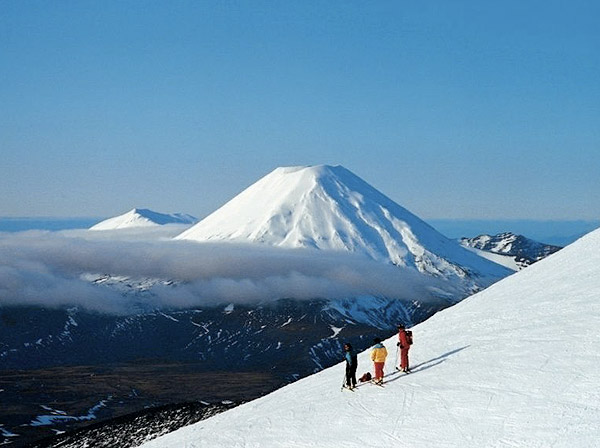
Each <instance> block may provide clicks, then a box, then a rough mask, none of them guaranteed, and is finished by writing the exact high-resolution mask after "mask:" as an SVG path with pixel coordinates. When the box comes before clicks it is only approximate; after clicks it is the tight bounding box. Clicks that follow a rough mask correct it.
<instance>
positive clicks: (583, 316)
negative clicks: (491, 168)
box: [143, 229, 600, 448]
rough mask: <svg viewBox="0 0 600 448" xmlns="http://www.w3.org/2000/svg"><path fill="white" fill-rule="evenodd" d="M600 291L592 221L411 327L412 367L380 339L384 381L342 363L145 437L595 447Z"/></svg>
mask: <svg viewBox="0 0 600 448" xmlns="http://www.w3.org/2000/svg"><path fill="white" fill-rule="evenodd" d="M599 297H600V229H599V230H596V231H594V232H592V233H590V234H588V235H586V236H585V237H583V238H581V239H580V240H578V241H577V242H575V243H573V244H572V245H570V246H568V247H567V248H565V249H563V250H561V251H560V252H557V253H556V254H554V255H552V256H550V257H548V258H546V259H544V260H542V261H540V262H538V263H536V264H534V265H532V266H530V267H529V268H527V269H525V270H523V271H520V272H518V273H516V274H514V275H512V276H510V277H508V278H506V279H504V280H502V281H500V282H498V283H496V284H495V285H493V286H491V287H489V288H488V289H486V290H484V291H482V292H480V293H478V294H476V295H474V296H472V297H470V298H468V299H466V300H464V301H462V302H461V303H459V304H458V305H455V306H454V307H452V308H448V309H446V310H444V311H442V312H440V313H438V314H436V315H435V316H433V317H432V318H430V319H429V320H427V321H425V322H423V323H422V324H420V325H418V326H416V327H415V328H414V329H413V332H414V337H415V345H413V348H412V350H411V363H412V369H413V373H411V374H410V375H404V374H398V373H396V372H395V371H394V358H395V354H394V352H395V338H392V339H390V340H387V341H386V342H385V344H386V346H387V347H388V350H389V351H390V352H391V356H389V357H388V362H387V364H386V372H387V376H386V385H385V387H384V388H380V387H378V386H374V385H371V384H365V385H362V386H359V388H358V389H357V391H356V392H347V391H344V392H340V384H341V381H342V377H343V372H344V366H343V364H339V365H336V366H334V367H332V368H330V369H327V370H324V371H322V372H320V373H318V374H315V375H312V376H310V377H307V378H305V379H303V380H300V381H298V382H296V383H293V384H291V385H289V386H287V387H284V388H282V389H279V390H277V391H276V392H274V393H272V394H270V395H267V396H265V397H262V398H260V399H258V400H255V401H252V402H249V403H247V404H244V405H242V406H239V407H237V408H235V409H232V410H230V411H227V412H225V413H222V414H219V415H217V416H215V417H212V418H210V419H208V420H204V421H201V422H199V423H196V424H194V425H191V426H188V427H185V428H182V429H180V430H178V431H175V432H173V433H171V434H168V435H166V436H163V437H161V438H158V439H156V440H154V441H151V442H149V443H147V444H145V445H143V446H144V447H182V446H187V447H215V446H219V447H335V448H338V447H340V446H344V447H365V446H368V447H371V446H403V447H414V448H422V447H461V448H462V447H477V448H479V447H524V448H525V447H526V448H534V447H555V448H558V447H565V448H566V447H569V448H572V447H590V448H591V447H597V446H598V441H599V440H600V369H598V359H599V354H600V332H599V331H598V323H599V322H600V300H599ZM373 336H375V335H373ZM367 370H371V365H370V362H369V361H368V353H363V354H361V355H359V368H358V371H359V373H363V372H365V371H367Z"/></svg>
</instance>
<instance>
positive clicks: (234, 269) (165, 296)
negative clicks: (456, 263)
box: [0, 232, 448, 314]
mask: <svg viewBox="0 0 600 448" xmlns="http://www.w3.org/2000/svg"><path fill="white" fill-rule="evenodd" d="M89 233H90V232H88V233H82V232H79V233H77V232H75V233H68V232H59V233H53V232H23V233H18V234H14V233H13V234H1V233H0V306H10V305H40V306H46V307H67V306H80V307H83V308H86V309H88V310H93V311H98V312H103V313H111V314H127V313H138V312H143V311H149V310H154V309H185V308H194V307H202V306H212V305H218V304H221V303H238V304H243V303H256V302H261V301H263V302H264V301H270V300H276V299H280V298H294V299H315V298H330V299H337V298H353V297H362V296H369V295H375V296H382V297H388V298H398V299H417V300H420V301H428V300H431V298H432V294H431V292H430V291H432V290H433V289H439V288H443V289H445V290H448V285H445V284H441V283H440V282H438V281H436V280H435V279H432V278H431V279H430V278H427V277H425V276H423V275H420V274H418V273H416V272H414V271H411V270H408V269H402V268H399V267H396V266H391V265H386V264H382V263H377V262H374V261H371V260H368V259H365V258H362V257H359V256H354V255H351V254H347V253H338V252H323V251H316V250H289V249H279V248H272V247H262V246H255V245H233V244H226V243H221V244H206V243H204V244H199V243H195V242H189V241H171V240H169V241H118V240H109V239H106V238H96V237H94V236H93V235H89ZM86 274H94V275H98V276H101V275H108V276H123V277H128V278H130V279H132V280H136V279H138V280H139V279H160V280H169V281H174V282H175V285H165V284H164V283H160V282H158V283H156V284H154V285H153V286H152V287H151V288H150V289H149V291H148V292H146V293H143V294H140V293H139V292H138V293H124V292H123V289H122V288H118V287H115V286H114V285H113V286H111V285H106V284H105V285H98V284H94V283H92V282H91V281H90V280H89V279H90V276H89V275H86Z"/></svg>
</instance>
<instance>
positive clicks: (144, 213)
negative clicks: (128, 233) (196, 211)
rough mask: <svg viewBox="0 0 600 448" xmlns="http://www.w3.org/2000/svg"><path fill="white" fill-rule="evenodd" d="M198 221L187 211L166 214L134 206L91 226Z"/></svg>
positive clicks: (190, 222) (121, 226)
mask: <svg viewBox="0 0 600 448" xmlns="http://www.w3.org/2000/svg"><path fill="white" fill-rule="evenodd" d="M197 221H198V220H197V219H196V218H194V217H193V216H191V215H187V214H185V213H173V214H164V213H158V212H155V211H152V210H150V209H147V208H133V209H131V210H129V211H128V212H126V213H123V214H122V215H119V216H115V217H113V218H109V219H106V220H104V221H102V222H99V223H98V224H96V225H94V226H92V227H90V230H116V229H126V228H132V227H149V226H161V225H165V224H194V223H195V222H197Z"/></svg>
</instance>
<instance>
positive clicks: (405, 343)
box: [396, 324, 412, 373]
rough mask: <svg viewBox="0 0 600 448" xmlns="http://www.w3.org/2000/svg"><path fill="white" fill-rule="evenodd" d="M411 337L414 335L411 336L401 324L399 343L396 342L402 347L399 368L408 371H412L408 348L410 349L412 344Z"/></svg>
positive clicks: (399, 327) (399, 326)
mask: <svg viewBox="0 0 600 448" xmlns="http://www.w3.org/2000/svg"><path fill="white" fill-rule="evenodd" d="M411 339H412V337H410V336H409V334H408V332H407V331H406V328H404V325H403V324H399V325H398V343H397V344H396V345H397V346H398V347H400V367H398V369H399V370H402V371H403V372H406V373H410V368H409V367H408V350H409V349H410V344H412V340H411Z"/></svg>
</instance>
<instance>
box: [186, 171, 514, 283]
mask: <svg viewBox="0 0 600 448" xmlns="http://www.w3.org/2000/svg"><path fill="white" fill-rule="evenodd" d="M177 239H185V240H194V241H202V242H205V241H228V242H238V243H239V242H243V243H264V244H268V245H272V246H280V247H291V248H300V247H302V248H316V249H322V250H339V251H350V252H354V253H359V254H363V255H366V256H368V257H369V258H372V259H374V260H378V261H384V262H388V263H393V264H395V265H398V266H403V267H409V268H412V269H415V270H418V271H419V272H422V273H427V274H430V275H433V276H436V277H443V278H447V279H455V280H457V281H458V282H462V283H469V288H470V289H477V288H480V287H483V286H488V285H489V284H491V283H493V282H494V281H496V280H498V279H500V278H502V277H505V276H506V275H509V274H510V273H511V272H510V271H508V270H507V269H505V268H504V267H502V266H499V265H497V264H495V263H493V262H490V261H488V260H486V259H482V258H481V257H479V256H477V255H476V254H474V253H472V252H470V251H468V250H466V249H465V248H463V247H462V246H461V245H460V244H458V243H457V242H456V241H452V240H450V239H448V238H446V237H445V236H443V235H442V234H440V233H439V232H437V231H436V230H435V229H433V228H432V227H431V226H429V225H428V224H426V223H425V222H424V221H422V220H421V219H419V218H418V217H417V216H415V215H413V214H412V213H410V212H409V211H408V210H406V209H405V208H403V207H401V206H400V205H398V204H397V203H395V202H394V201H392V200H391V199H389V198H388V197H386V196H385V195H383V194H382V193H380V192H379V191H378V190H376V189H375V188H373V187H372V186H371V185H369V184H368V183H366V182H365V181H363V180H362V179H360V178H359V177H358V176H356V175H355V174H353V173H352V172H350V171H348V170H347V169H345V168H344V167H342V166H327V165H318V166H308V167H306V166H298V167H283V168H277V169H276V170H274V171H273V172H271V173H270V174H268V175H266V176H265V177H263V178H262V179H260V180H259V181H258V182H256V183H255V184H253V185H251V186H250V187H248V188H247V189H246V190H244V191H243V192H241V193H240V194H239V195H237V196H236V197H235V198H233V199H232V200H231V201H229V202H228V203H227V204H225V205H224V206H223V207H221V208H220V209H218V210H216V211H215V212H214V213H212V214H211V215H209V216H208V217H206V218H205V219H203V220H202V221H200V222H199V223H198V224H196V225H195V226H193V227H191V228H190V229H188V230H187V231H185V232H183V233H182V234H181V235H179V236H178V237H177ZM473 283H474V285H473ZM474 286H475V288H473V287H474Z"/></svg>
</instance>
